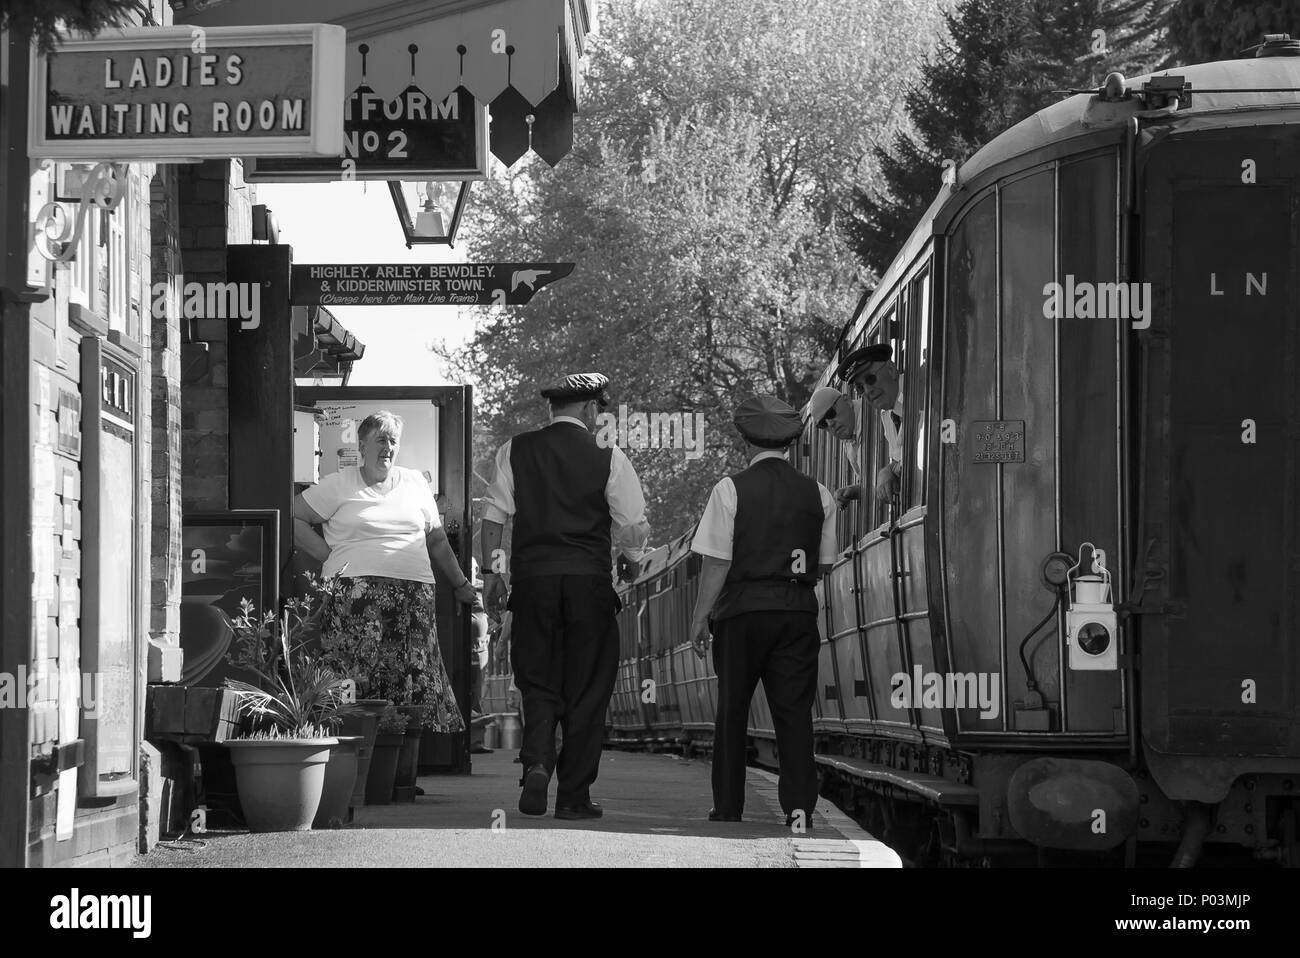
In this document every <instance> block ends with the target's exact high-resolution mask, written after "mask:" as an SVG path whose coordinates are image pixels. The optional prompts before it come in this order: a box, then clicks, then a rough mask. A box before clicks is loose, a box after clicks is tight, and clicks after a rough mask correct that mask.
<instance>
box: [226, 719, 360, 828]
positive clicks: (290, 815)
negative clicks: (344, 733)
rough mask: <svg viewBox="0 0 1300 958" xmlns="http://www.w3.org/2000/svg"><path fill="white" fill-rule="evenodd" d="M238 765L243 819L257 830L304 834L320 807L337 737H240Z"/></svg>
mask: <svg viewBox="0 0 1300 958" xmlns="http://www.w3.org/2000/svg"><path fill="white" fill-rule="evenodd" d="M226 744H227V745H228V746H229V748H230V758H231V761H232V762H233V763H234V766H235V781H236V782H237V783H238V788H239V804H240V807H241V808H242V809H243V811H244V821H245V822H247V824H248V827H249V828H250V829H251V830H252V831H255V832H305V831H308V830H309V829H310V828H311V823H312V819H313V818H315V817H316V812H317V810H318V809H319V808H320V799H321V792H322V790H323V789H324V787H325V766H326V765H327V764H328V762H329V758H330V749H331V748H332V747H333V746H335V745H337V744H338V739H334V738H316V739H301V738H299V739H293V738H291V739H260V740H241V739H236V740H234V741H231V742H227V743H226Z"/></svg>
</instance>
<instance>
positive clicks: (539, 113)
mask: <svg viewBox="0 0 1300 958" xmlns="http://www.w3.org/2000/svg"><path fill="white" fill-rule="evenodd" d="M591 8H592V0H433V2H430V0H399V2H392V3H383V4H379V5H376V4H375V3H374V0H316V2H307V0H215V2H208V3H206V4H205V3H203V2H202V0H189V6H187V7H185V8H184V9H180V10H177V11H176V13H175V19H176V22H177V23H178V24H186V25H193V26H227V25H235V24H265V23H335V24H338V25H340V26H342V27H345V28H346V29H347V32H348V37H347V74H346V76H347V80H346V90H347V92H348V93H349V94H351V93H352V92H353V91H355V90H357V89H358V88H359V87H366V88H368V89H369V90H370V91H372V92H374V93H375V94H377V95H379V96H380V97H382V98H383V99H384V100H385V101H392V100H395V99H397V98H398V97H399V96H401V95H402V94H403V93H404V92H405V91H406V90H408V89H409V88H410V87H412V86H413V87H416V88H418V89H419V90H420V91H421V92H422V93H424V94H425V95H427V96H428V97H429V98H430V99H431V100H433V101H434V102H441V101H442V100H444V99H445V98H446V97H448V96H450V95H451V94H452V93H454V92H455V91H456V90H457V89H458V88H461V87H464V88H465V89H466V90H468V91H469V92H470V93H471V94H473V96H474V98H475V99H476V100H478V101H479V102H480V103H487V104H489V107H490V109H491V112H492V131H491V147H492V152H493V153H495V154H496V155H497V157H498V158H499V159H501V160H502V162H504V163H506V164H507V165H509V164H510V163H513V162H514V161H515V160H517V159H518V158H519V157H520V156H522V155H523V154H524V153H526V152H527V151H528V148H529V146H530V144H531V146H532V147H533V149H535V150H536V151H537V153H538V154H539V155H541V156H542V157H543V158H544V159H545V160H547V162H549V163H551V164H552V165H554V164H555V163H556V162H557V161H558V160H559V158H560V157H561V156H563V155H564V154H565V153H567V152H568V150H569V147H570V146H571V145H572V138H573V114H574V113H575V112H576V111H577V108H578V105H579V103H580V99H581V77H580V75H579V68H580V59H581V57H582V54H583V44H584V42H585V38H586V35H587V32H588V31H589V30H590V29H591V27H592V10H591ZM529 116H531V117H532V118H533V119H532V122H531V123H529V122H528V119H527V118H528V117H529Z"/></svg>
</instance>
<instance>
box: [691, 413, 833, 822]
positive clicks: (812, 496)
mask: <svg viewBox="0 0 1300 958" xmlns="http://www.w3.org/2000/svg"><path fill="white" fill-rule="evenodd" d="M735 422H736V428H737V429H739V430H740V434H741V435H742V436H744V438H745V440H746V442H748V444H749V456H750V459H749V468H748V469H745V470H743V471H741V472H738V473H736V474H735V475H733V476H728V477H727V478H724V479H723V480H722V481H720V482H719V483H718V484H717V485H716V486H714V487H713V492H712V494H711V495H710V496H709V502H708V505H707V506H706V507H705V509H704V516H703V517H702V518H701V519H700V524H699V527H698V529H697V530H696V533H695V539H694V540H693V541H692V543H691V551H693V552H697V553H699V554H700V555H701V556H703V557H704V560H703V568H702V570H701V572H700V591H699V594H698V596H697V598H696V601H695V612H694V616H693V618H692V621H691V641H692V644H693V645H694V646H695V652H696V654H697V655H699V656H700V658H703V657H704V655H705V652H706V650H707V649H708V647H709V643H710V638H712V642H713V667H714V671H716V672H717V675H718V713H717V717H716V719H715V723H714V733H713V808H712V809H710V810H709V821H713V822H738V821H740V820H741V815H742V813H743V812H744V807H745V752H746V728H747V726H748V724H749V722H748V719H749V704H750V700H751V699H752V698H753V696H754V689H755V687H756V686H757V684H758V682H759V680H760V679H761V680H762V682H763V689H764V691H765V692H766V694H767V702H768V705H769V706H770V707H771V710H772V723H773V725H774V726H775V731H776V748H777V754H778V756H779V759H780V764H781V780H780V784H779V786H778V790H777V791H778V796H779V798H780V800H781V809H782V811H784V812H785V815H786V824H787V825H795V826H796V827H800V826H801V827H802V828H804V829H807V828H810V827H811V823H812V813H813V808H814V807H815V806H816V804H817V791H818V788H817V764H816V760H815V758H814V755H813V729H812V707H813V698H814V695H815V694H816V688H817V653H818V647H819V645H820V641H821V639H820V635H819V633H818V631H817V608H818V603H817V597H816V595H815V594H814V591H813V589H814V586H815V585H816V583H817V580H818V579H819V578H820V577H821V576H822V575H825V574H826V572H828V571H829V570H830V567H831V564H832V563H833V562H834V561H835V557H836V547H835V513H836V505H835V500H834V498H833V497H832V496H831V493H830V492H829V490H827V489H826V487H825V486H823V485H822V484H821V483H819V482H817V481H816V480H815V479H812V478H810V477H808V476H805V475H803V474H802V473H801V472H799V471H797V470H796V469H795V468H794V467H793V466H791V465H790V463H789V462H788V461H787V459H786V447H787V446H789V445H790V443H791V442H793V441H794V440H795V439H796V438H797V437H798V436H799V435H800V433H802V431H803V424H802V423H801V422H800V419H799V414H798V413H797V412H796V411H795V410H794V409H793V408H791V407H790V406H789V405H787V404H786V403H784V402H782V401H781V400H779V399H777V398H775V397H771V396H755V397H753V398H751V399H746V400H745V401H744V402H742V403H741V404H740V406H739V407H737V409H736V416H735ZM710 633H712V635H710Z"/></svg>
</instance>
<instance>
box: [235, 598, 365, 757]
mask: <svg viewBox="0 0 1300 958" xmlns="http://www.w3.org/2000/svg"><path fill="white" fill-rule="evenodd" d="M310 585H311V589H312V593H311V594H309V595H307V596H305V597H302V598H297V597H295V598H292V599H289V600H288V601H287V602H285V604H284V608H283V609H282V610H281V613H280V615H279V616H276V615H275V614H274V613H273V612H272V611H271V610H269V609H268V610H267V611H266V612H264V613H263V614H262V616H261V617H260V618H258V617H257V615H256V611H257V610H256V609H255V608H254V606H253V603H252V602H250V601H249V600H248V599H244V600H243V601H242V602H241V603H240V608H241V610H242V614H241V615H240V616H238V617H237V618H236V619H235V620H234V623H233V627H234V632H235V639H234V642H233V643H232V651H231V652H230V653H229V655H228V656H227V658H228V659H229V661H230V663H231V664H232V665H233V666H235V667H237V668H239V669H243V670H246V671H248V672H252V673H254V674H255V675H256V676H257V677H258V679H259V680H260V681H259V684H257V685H254V684H252V683H249V682H245V681H242V680H240V679H234V678H228V679H226V682H225V687H226V688H228V689H230V690H231V691H232V692H234V693H235V694H236V695H237V696H238V697H239V711H240V714H241V715H243V716H245V717H247V718H248V719H249V720H250V723H251V724H252V726H253V729H252V730H253V731H254V732H258V731H266V730H278V731H279V732H281V733H283V734H287V735H291V736H292V737H319V736H311V735H305V734H302V733H304V731H309V730H312V729H318V730H325V734H329V733H330V731H332V730H334V729H336V728H337V727H338V725H339V723H340V721H341V720H342V718H343V717H344V716H345V715H348V714H351V713H353V712H355V711H357V706H356V705H355V704H352V703H350V702H349V701H348V697H349V695H348V692H349V688H350V682H349V680H348V679H347V678H346V677H344V676H340V675H338V674H337V673H336V672H334V671H333V670H332V669H329V668H327V667H326V666H324V665H322V664H320V663H319V662H317V661H316V660H315V659H313V658H312V657H311V656H310V655H308V654H307V651H306V648H305V643H304V642H303V641H302V635H303V633H304V632H307V631H308V630H309V629H310V628H311V627H313V626H314V625H315V619H314V617H315V616H316V615H317V614H318V612H319V610H318V609H317V608H316V602H317V598H318V597H321V598H323V596H324V595H325V594H327V593H329V592H331V591H333V590H334V589H336V588H337V587H338V581H337V579H331V580H321V579H317V578H314V577H313V578H312V579H311V580H310Z"/></svg>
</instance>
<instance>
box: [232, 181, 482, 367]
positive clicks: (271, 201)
mask: <svg viewBox="0 0 1300 958" xmlns="http://www.w3.org/2000/svg"><path fill="white" fill-rule="evenodd" d="M256 185H257V202H258V203H265V204H266V206H267V207H268V208H269V209H270V211H271V212H272V213H274V214H275V218H276V220H277V221H278V222H279V225H280V242H281V243H287V244H289V245H290V246H292V247H293V262H294V264H295V265H304V264H308V263H348V264H352V263H463V262H465V255H464V246H463V245H462V244H460V243H457V248H456V249H449V248H448V247H446V246H413V247H412V248H411V249H409V250H408V249H407V248H406V241H405V240H404V239H403V238H402V225H401V223H400V222H398V219H397V211H396V210H395V209H394V208H393V200H392V198H391V197H390V196H389V193H388V186H387V184H385V183H383V182H374V183H258V184H256ZM473 210H474V200H473V196H472V195H471V196H470V199H469V204H468V206H467V207H466V210H465V218H466V220H468V219H469V217H470V216H472V215H473ZM465 225H466V224H465V222H464V221H462V223H461V230H462V235H463V231H464V227H465ZM329 310H330V312H331V313H333V314H334V315H335V316H336V317H337V318H338V320H339V322H341V323H342V324H343V325H344V326H346V327H347V329H348V331H349V332H351V333H352V334H353V335H354V336H356V337H357V338H358V339H360V340H361V342H363V343H365V344H366V354H365V356H364V357H362V359H361V361H360V362H358V363H356V364H355V365H354V366H353V367H352V378H351V379H349V380H348V385H350V386H439V385H443V384H446V383H450V382H452V381H453V380H452V379H450V378H449V377H448V375H447V373H446V371H445V370H444V369H443V366H442V363H440V362H439V361H438V359H437V357H436V356H434V355H433V353H431V352H429V350H428V349H427V348H426V344H427V343H429V342H436V341H440V340H445V341H447V342H448V343H450V344H454V345H460V344H462V343H464V342H465V341H466V340H467V339H468V338H469V337H470V336H471V335H472V334H473V331H474V323H475V321H476V319H477V316H476V313H477V312H478V311H479V310H478V309H477V308H475V307H465V308H463V309H462V308H460V307H457V306H331V307H329Z"/></svg>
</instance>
